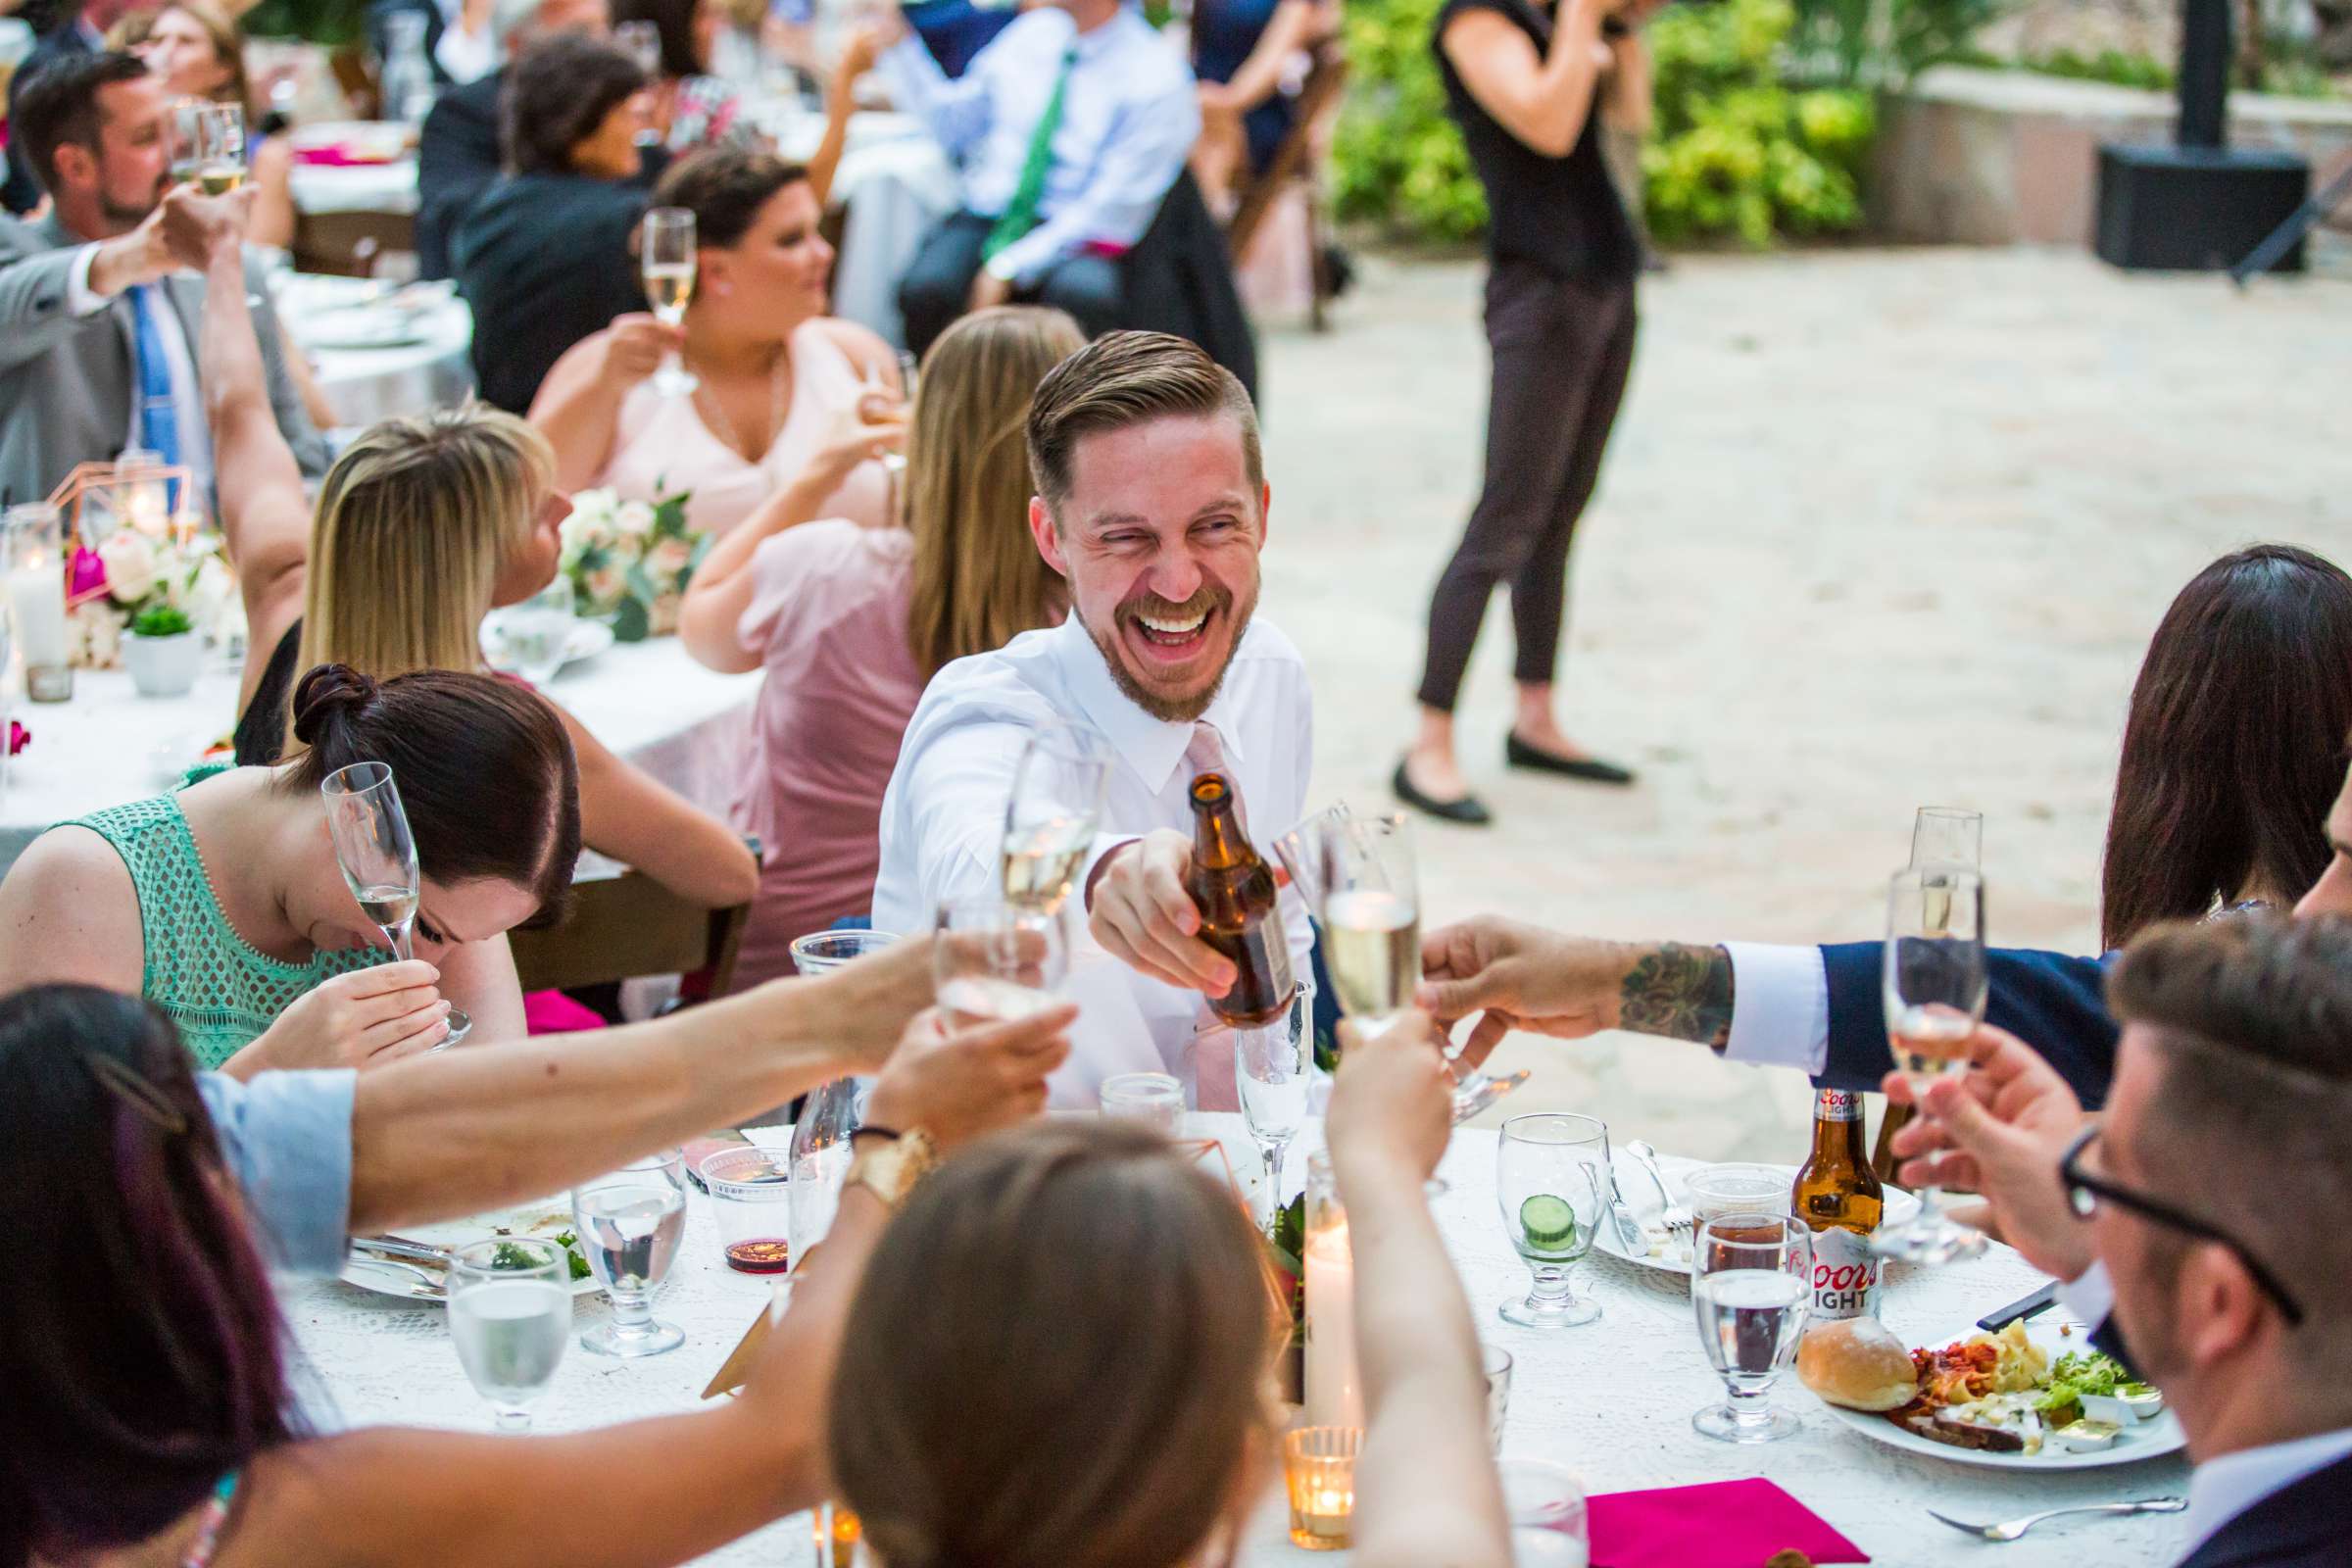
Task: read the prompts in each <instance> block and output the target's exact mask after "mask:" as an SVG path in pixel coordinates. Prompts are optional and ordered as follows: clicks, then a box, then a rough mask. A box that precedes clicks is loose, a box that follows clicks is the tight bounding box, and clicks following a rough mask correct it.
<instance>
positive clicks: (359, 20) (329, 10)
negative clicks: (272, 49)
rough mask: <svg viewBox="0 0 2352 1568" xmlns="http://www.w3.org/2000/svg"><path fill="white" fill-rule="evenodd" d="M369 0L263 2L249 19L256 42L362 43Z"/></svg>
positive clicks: (246, 24) (246, 29)
mask: <svg viewBox="0 0 2352 1568" xmlns="http://www.w3.org/2000/svg"><path fill="white" fill-rule="evenodd" d="M367 15H368V0H261V4H259V5H257V6H255V7H254V8H253V9H252V10H251V11H249V12H247V13H246V15H245V23H244V25H245V31H246V32H247V33H248V34H250V35H251V36H253V37H256V38H303V39H307V40H309V41H310V42H312V43H322V44H330V45H331V44H345V43H357V42H359V41H360V38H361V34H362V31H363V24H364V23H365V22H366V20H367Z"/></svg>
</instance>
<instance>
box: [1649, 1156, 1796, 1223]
mask: <svg viewBox="0 0 2352 1568" xmlns="http://www.w3.org/2000/svg"><path fill="white" fill-rule="evenodd" d="M1682 1185H1683V1196H1684V1198H1685V1200H1686V1201H1688V1202H1689V1203H1690V1205H1691V1218H1692V1219H1694V1220H1709V1219H1713V1218H1715V1217H1716V1216H1717V1215H1719V1214H1753V1213H1757V1212H1759V1211H1766V1212H1769V1211H1770V1210H1772V1209H1775V1208H1781V1207H1785V1206H1786V1205H1787V1204H1788V1201H1789V1171H1788V1168H1787V1167H1786V1166H1781V1167H1775V1166H1771V1165H1706V1166H1702V1167H1700V1168H1699V1169H1697V1170H1694V1171H1692V1172H1691V1173H1690V1174H1689V1175H1687V1176H1685V1177H1684V1178H1683V1184H1682ZM1669 1201H1671V1197H1670V1198H1669Z"/></svg>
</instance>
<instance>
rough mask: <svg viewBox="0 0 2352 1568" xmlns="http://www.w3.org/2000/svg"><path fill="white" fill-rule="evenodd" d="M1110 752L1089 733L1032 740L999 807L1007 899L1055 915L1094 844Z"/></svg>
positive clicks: (1057, 731)
mask: <svg viewBox="0 0 2352 1568" xmlns="http://www.w3.org/2000/svg"><path fill="white" fill-rule="evenodd" d="M1109 781H1110V748H1109V746H1108V744H1107V743H1105V742H1104V741H1103V737H1102V736H1101V735H1099V734H1097V733H1096V732H1095V731H1093V730H1091V729H1083V728H1080V727H1079V726H1077V725H1075V724H1053V725H1049V726H1047V727H1046V728H1044V729H1041V730H1039V731H1037V732H1036V733H1035V734H1033V735H1031V736H1030V737H1029V739H1028V742H1027V743H1026V744H1025V745H1023V746H1022V748H1021V760H1019V761H1018V762H1017V763H1015V764H1014V766H1013V772H1012V795H1011V797H1010V798H1009V799H1008V800H1007V801H1006V802H1005V842H1004V868H1005V902H1006V903H1007V904H1011V905H1014V906H1016V907H1020V908H1023V909H1030V910H1034V911H1036V912H1038V913H1040V914H1049V915H1050V914H1055V913H1058V912H1059V911H1060V909H1061V907H1062V905H1063V904H1064V903H1065V902H1066V901H1067V900H1068V898H1069V896H1070V892H1071V890H1072V889H1073V888H1074V887H1075V886H1076V884H1077V880H1078V870H1079V867H1081V866H1082V865H1084V864H1085V863H1086V858H1087V855H1088V853H1089V852H1090V851H1091V850H1093V848H1094V844H1095V829H1096V825H1097V824H1098V823H1099V822H1100V820H1101V818H1102V814H1103V790H1104V789H1105V788H1106V787H1107V785H1108V784H1109Z"/></svg>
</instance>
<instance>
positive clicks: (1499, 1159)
mask: <svg viewBox="0 0 2352 1568" xmlns="http://www.w3.org/2000/svg"><path fill="white" fill-rule="evenodd" d="M1608 1171H1609V1129H1608V1126H1607V1124H1606V1123H1604V1122H1602V1121H1600V1120H1599V1119H1598V1118H1596V1117H1593V1116H1580V1115H1574V1114H1570V1113H1566V1112H1559V1111H1543V1112H1539V1113H1537V1114H1534V1115H1528V1116H1513V1117H1512V1118H1510V1120H1508V1121H1506V1122H1504V1123H1503V1124H1502V1132H1501V1137H1500V1138H1499V1139H1498V1140H1497V1141H1496V1143H1495V1201H1496V1202H1497V1203H1498V1204H1499V1205H1500V1207H1501V1210H1502V1228H1503V1231H1504V1233H1505V1234H1506V1235H1508V1236H1509V1237H1510V1239H1511V1246H1512V1247H1513V1248H1515V1249H1517V1250H1518V1252H1519V1256H1520V1257H1521V1259H1522V1260H1524V1261H1525V1262H1526V1264H1527V1266H1528V1271H1529V1272H1530V1273H1531V1274H1532V1275H1533V1276H1534V1284H1533V1285H1532V1286H1531V1287H1530V1288H1529V1290H1528V1294H1527V1296H1526V1297H1525V1298H1524V1299H1521V1298H1518V1297H1512V1298H1510V1299H1506V1300H1504V1301H1503V1302H1502V1303H1501V1304H1500V1305H1499V1306H1498V1307H1496V1309H1495V1310H1496V1312H1497V1313H1498V1314H1499V1315H1500V1316H1501V1318H1502V1320H1503V1321H1504V1322H1505V1323H1516V1324H1518V1325H1519V1326H1520V1327H1522V1328H1531V1329H1563V1328H1572V1327H1575V1326H1576V1325H1578V1324H1582V1323H1590V1322H1592V1321H1593V1319H1595V1318H1597V1317H1599V1316H1600V1303H1599V1302H1597V1301H1594V1300H1592V1299H1588V1298H1585V1297H1580V1296H1578V1295H1577V1294H1576V1286H1575V1278H1574V1270H1575V1268H1576V1265H1577V1264H1578V1263H1581V1262H1582V1261H1584V1258H1585V1254H1586V1253H1588V1252H1590V1251H1592V1250H1593V1227H1595V1226H1596V1225H1598V1224H1599V1223H1600V1222H1601V1220H1602V1219H1603V1218H1604V1217H1605V1216H1606V1213H1607V1206H1608V1204H1607V1197H1606V1194H1607V1192H1608Z"/></svg>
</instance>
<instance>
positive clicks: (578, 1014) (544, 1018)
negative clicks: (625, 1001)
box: [522, 991, 605, 1035]
mask: <svg viewBox="0 0 2352 1568" xmlns="http://www.w3.org/2000/svg"><path fill="white" fill-rule="evenodd" d="M522 1023H523V1032H524V1033H526V1034H534V1035H568V1034H577V1033H578V1032H579V1031H580V1030H582V1029H602V1028H603V1027H605V1020H604V1016H603V1015H602V1014H601V1013H599V1012H598V1011H597V1010H596V1009H595V1008H593V1007H589V1006H583V1005H581V1004H579V1003H577V1002H574V1001H572V1000H571V999H570V998H569V997H567V996H565V995H564V993H563V992H561V991H529V992H525V993H524V994H523V998H522Z"/></svg>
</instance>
